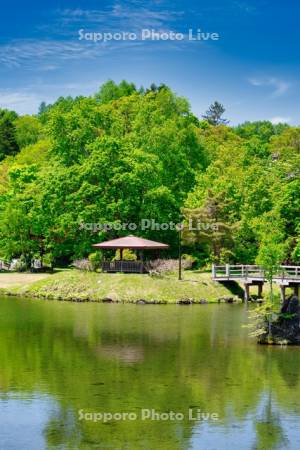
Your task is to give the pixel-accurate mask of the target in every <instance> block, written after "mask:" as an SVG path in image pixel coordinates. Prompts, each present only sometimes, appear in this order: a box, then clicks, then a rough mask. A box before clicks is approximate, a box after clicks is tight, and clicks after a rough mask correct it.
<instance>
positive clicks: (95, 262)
mask: <svg viewBox="0 0 300 450" xmlns="http://www.w3.org/2000/svg"><path fill="white" fill-rule="evenodd" d="M102 260H103V255H102V253H101V252H100V251H97V252H94V253H90V254H89V262H90V263H91V266H92V270H95V271H96V270H97V269H99V268H100V267H101V263H102Z"/></svg>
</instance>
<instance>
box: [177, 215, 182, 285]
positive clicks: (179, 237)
mask: <svg viewBox="0 0 300 450" xmlns="http://www.w3.org/2000/svg"><path fill="white" fill-rule="evenodd" d="M182 226H183V224H182V223H179V224H178V226H177V229H178V280H179V281H181V280H182V256H181V238H182Z"/></svg>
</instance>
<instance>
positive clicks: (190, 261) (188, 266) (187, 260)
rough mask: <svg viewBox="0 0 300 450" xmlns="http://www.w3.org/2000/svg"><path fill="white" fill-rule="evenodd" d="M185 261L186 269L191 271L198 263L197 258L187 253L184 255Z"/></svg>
mask: <svg viewBox="0 0 300 450" xmlns="http://www.w3.org/2000/svg"><path fill="white" fill-rule="evenodd" d="M182 259H183V261H184V265H185V267H184V268H185V269H191V268H192V267H193V265H194V264H195V263H196V262H197V258H196V257H195V256H193V255H188V254H187V253H185V254H183V255H182Z"/></svg>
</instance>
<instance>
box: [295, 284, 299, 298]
mask: <svg viewBox="0 0 300 450" xmlns="http://www.w3.org/2000/svg"><path fill="white" fill-rule="evenodd" d="M294 295H296V296H297V297H298V298H299V284H295V285H294Z"/></svg>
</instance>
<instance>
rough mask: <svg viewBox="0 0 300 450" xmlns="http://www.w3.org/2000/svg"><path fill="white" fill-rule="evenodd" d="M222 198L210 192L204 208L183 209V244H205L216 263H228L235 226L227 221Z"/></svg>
mask: <svg viewBox="0 0 300 450" xmlns="http://www.w3.org/2000/svg"><path fill="white" fill-rule="evenodd" d="M222 197H223V196H222V194H220V195H219V196H214V195H213V193H212V192H211V191H209V192H208V197H207V198H206V200H205V204H204V206H203V207H201V208H195V209H186V208H185V209H183V213H184V216H185V223H184V228H183V232H182V238H183V242H184V243H185V244H186V245H199V244H200V245H201V244H204V245H205V246H207V247H208V248H209V250H210V254H211V259H212V260H213V261H214V262H220V261H222V259H225V260H226V262H227V261H228V258H229V257H230V255H231V248H232V246H233V230H234V226H233V225H232V224H231V223H229V222H228V220H226V213H225V211H226V204H225V202H224V199H223V198H222Z"/></svg>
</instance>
